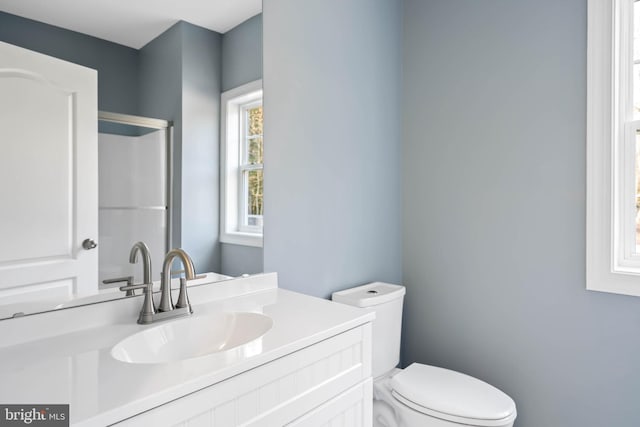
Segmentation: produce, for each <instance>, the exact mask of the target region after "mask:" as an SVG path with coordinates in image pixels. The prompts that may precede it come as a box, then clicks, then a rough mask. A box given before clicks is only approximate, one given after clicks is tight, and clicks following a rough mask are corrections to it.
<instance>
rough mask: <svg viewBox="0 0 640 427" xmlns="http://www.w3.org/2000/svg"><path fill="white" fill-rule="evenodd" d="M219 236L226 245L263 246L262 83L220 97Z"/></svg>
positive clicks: (242, 87)
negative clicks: (220, 184) (220, 180)
mask: <svg viewBox="0 0 640 427" xmlns="http://www.w3.org/2000/svg"><path fill="white" fill-rule="evenodd" d="M221 123H222V154H221V170H222V198H221V200H222V202H221V215H220V218H221V226H220V228H221V233H220V234H221V236H220V240H221V241H222V242H225V243H235V244H239V245H247V246H259V247H261V246H262V226H263V222H264V219H263V188H264V186H263V170H262V169H263V160H262V159H263V148H264V145H263V137H262V123H263V121H262V81H261V80H258V81H255V82H251V83H248V84H246V85H243V86H240V87H238V88H235V89H232V90H230V91H227V92H224V93H223V94H222V119H221Z"/></svg>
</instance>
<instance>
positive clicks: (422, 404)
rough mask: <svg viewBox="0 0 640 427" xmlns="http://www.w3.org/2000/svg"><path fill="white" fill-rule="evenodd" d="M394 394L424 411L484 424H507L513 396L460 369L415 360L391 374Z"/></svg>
mask: <svg viewBox="0 0 640 427" xmlns="http://www.w3.org/2000/svg"><path fill="white" fill-rule="evenodd" d="M391 389H392V392H391V394H392V395H393V397H394V398H395V399H397V400H398V401H399V402H400V403H402V404H404V405H406V406H408V407H410V408H411V409H413V410H415V411H418V412H421V413H423V414H426V415H429V416H432V417H435V418H440V419H443V420H447V421H452V422H456V423H459V424H467V425H472V426H482V427H499V426H504V425H508V424H509V423H511V422H512V421H513V420H515V418H516V406H515V403H514V402H513V400H512V399H511V398H510V397H509V396H507V395H506V394H505V393H503V392H502V391H500V390H498V389H497V388H495V387H493V386H491V385H489V384H487V383H485V382H483V381H481V380H479V379H477V378H473V377H470V376H468V375H465V374H462V373H460V372H455V371H450V370H448V369H443V368H438V367H435V366H429V365H422V364H420V363H414V364H412V365H410V366H408V367H407V368H405V369H404V370H402V371H401V372H398V373H397V374H396V375H394V376H393V377H392V378H391Z"/></svg>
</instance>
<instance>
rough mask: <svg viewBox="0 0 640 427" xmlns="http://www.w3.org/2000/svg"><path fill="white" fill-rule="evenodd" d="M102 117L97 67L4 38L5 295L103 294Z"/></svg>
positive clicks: (1, 270) (0, 111)
mask: <svg viewBox="0 0 640 427" xmlns="http://www.w3.org/2000/svg"><path fill="white" fill-rule="evenodd" d="M97 116H98V113H97V72H96V71H95V70H92V69H89V68H85V67H82V66H80V65H76V64H72V63H69V62H66V61H62V60H60V59H57V58H53V57H50V56H47V55H43V54H40V53H36V52H32V51H30V50H26V49H23V48H19V47H16V46H12V45H9V44H6V43H1V42H0V206H1V207H2V208H1V210H0V301H1V300H2V297H3V296H10V295H11V296H12V297H15V296H16V295H21V294H22V295H30V297H29V299H37V296H38V294H39V291H38V290H39V289H51V288H52V287H53V288H56V287H57V288H60V289H61V292H62V293H68V294H71V293H74V294H86V293H91V292H92V291H94V290H97V288H98V249H97V248H95V249H84V248H83V241H84V240H85V239H93V240H96V241H97V236H98V213H97V207H98V194H97V193H98V172H97V164H98V161H97ZM69 296H70V295H69Z"/></svg>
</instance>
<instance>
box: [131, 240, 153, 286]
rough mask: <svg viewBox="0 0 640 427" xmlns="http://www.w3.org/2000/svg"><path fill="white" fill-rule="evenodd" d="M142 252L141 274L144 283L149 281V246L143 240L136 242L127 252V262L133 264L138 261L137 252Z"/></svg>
mask: <svg viewBox="0 0 640 427" xmlns="http://www.w3.org/2000/svg"><path fill="white" fill-rule="evenodd" d="M139 253H141V254H142V275H143V282H144V284H145V285H146V284H149V283H151V254H150V253H149V247H148V246H147V245H146V244H145V243H144V242H136V243H134V245H133V247H132V248H131V252H129V262H130V263H131V264H135V263H137V262H138V254H139Z"/></svg>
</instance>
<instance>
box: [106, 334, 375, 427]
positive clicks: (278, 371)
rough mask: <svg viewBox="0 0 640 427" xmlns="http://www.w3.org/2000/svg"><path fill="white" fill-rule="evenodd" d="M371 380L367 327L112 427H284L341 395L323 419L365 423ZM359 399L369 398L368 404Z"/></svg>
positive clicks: (369, 345)
mask: <svg viewBox="0 0 640 427" xmlns="http://www.w3.org/2000/svg"><path fill="white" fill-rule="evenodd" d="M370 379H371V324H370V323H367V324H365V325H363V326H360V327H357V328H354V329H351V330H349V331H347V332H345V333H342V334H339V335H336V336H334V337H332V338H329V339H327V340H324V341H321V342H319V343H317V344H314V345H312V346H309V347H306V348H304V349H302V350H299V351H297V352H295V353H292V354H289V355H287V356H285V357H282V358H279V359H276V360H274V361H273V362H270V363H268V364H266V365H262V366H259V367H257V368H255V369H252V370H250V371H247V372H244V373H242V374H240V375H237V376H235V377H232V378H229V379H227V380H225V381H222V382H220V383H218V384H215V385H212V386H210V387H207V388H205V389H202V390H200V391H197V392H195V393H192V394H191V395H188V396H185V397H183V398H180V399H177V400H174V401H172V402H169V403H167V404H165V405H162V406H159V407H157V408H154V409H151V410H149V411H147V412H144V413H142V414H140V415H137V416H135V417H132V418H129V419H127V420H124V421H122V422H120V423H117V424H116V425H117V426H121V427H125V426H141V425H171V426H175V427H220V426H223V427H232V426H258V425H259V426H283V425H285V424H288V423H291V422H292V421H294V420H296V419H298V418H300V417H303V416H304V414H307V413H310V412H311V411H313V410H314V408H321V407H324V404H325V402H330V401H331V402H332V401H333V400H332V399H335V398H336V397H337V396H343V395H344V396H345V397H344V398H345V399H346V400H345V401H346V402H347V403H346V404H345V403H341V404H338V403H335V406H332V408H335V409H334V410H333V412H331V410H328V409H327V410H326V411H327V412H322V414H325V420H328V419H330V418H326V417H328V416H329V415H331V417H342V416H343V415H342V414H343V413H344V416H345V417H347V416H348V417H355V418H354V419H356V420H357V419H362V420H365V419H366V417H364V418H362V417H363V416H364V415H362V414H363V412H366V411H367V410H368V411H369V412H370V403H367V402H368V401H370V400H371V382H370V381H369V382H367V381H368V380H370ZM354 387H355V389H361V392H360V395H361V398H360V405H361V406H360V407H357V403H356V402H355V401H354V396H355V395H356V394H357V392H354V391H352V390H353V388H354ZM358 387H359V388H358ZM345 391H347V392H346V393H345ZM362 396H368V397H367V402H364V401H363V398H362ZM347 398H348V399H347ZM349 399H350V400H349ZM339 400H341V401H342V399H339ZM356 400H357V399H356ZM345 405H346V406H345ZM367 405H369V408H368V409H367ZM358 408H359V409H358ZM358 411H359V412H358ZM348 413H349V414H352V415H348ZM357 414H360V415H357ZM358 417H360V418H358ZM303 418H304V417H303ZM303 418H300V419H301V420H302V419H303ZM312 419H316V418H315V417H313V418H312ZM350 419H351V418H350ZM301 422H302V421H301ZM299 425H306V424H299ZM314 425H315V424H314ZM319 425H322V424H319ZM330 425H332V424H330ZM354 425H367V424H354Z"/></svg>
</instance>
